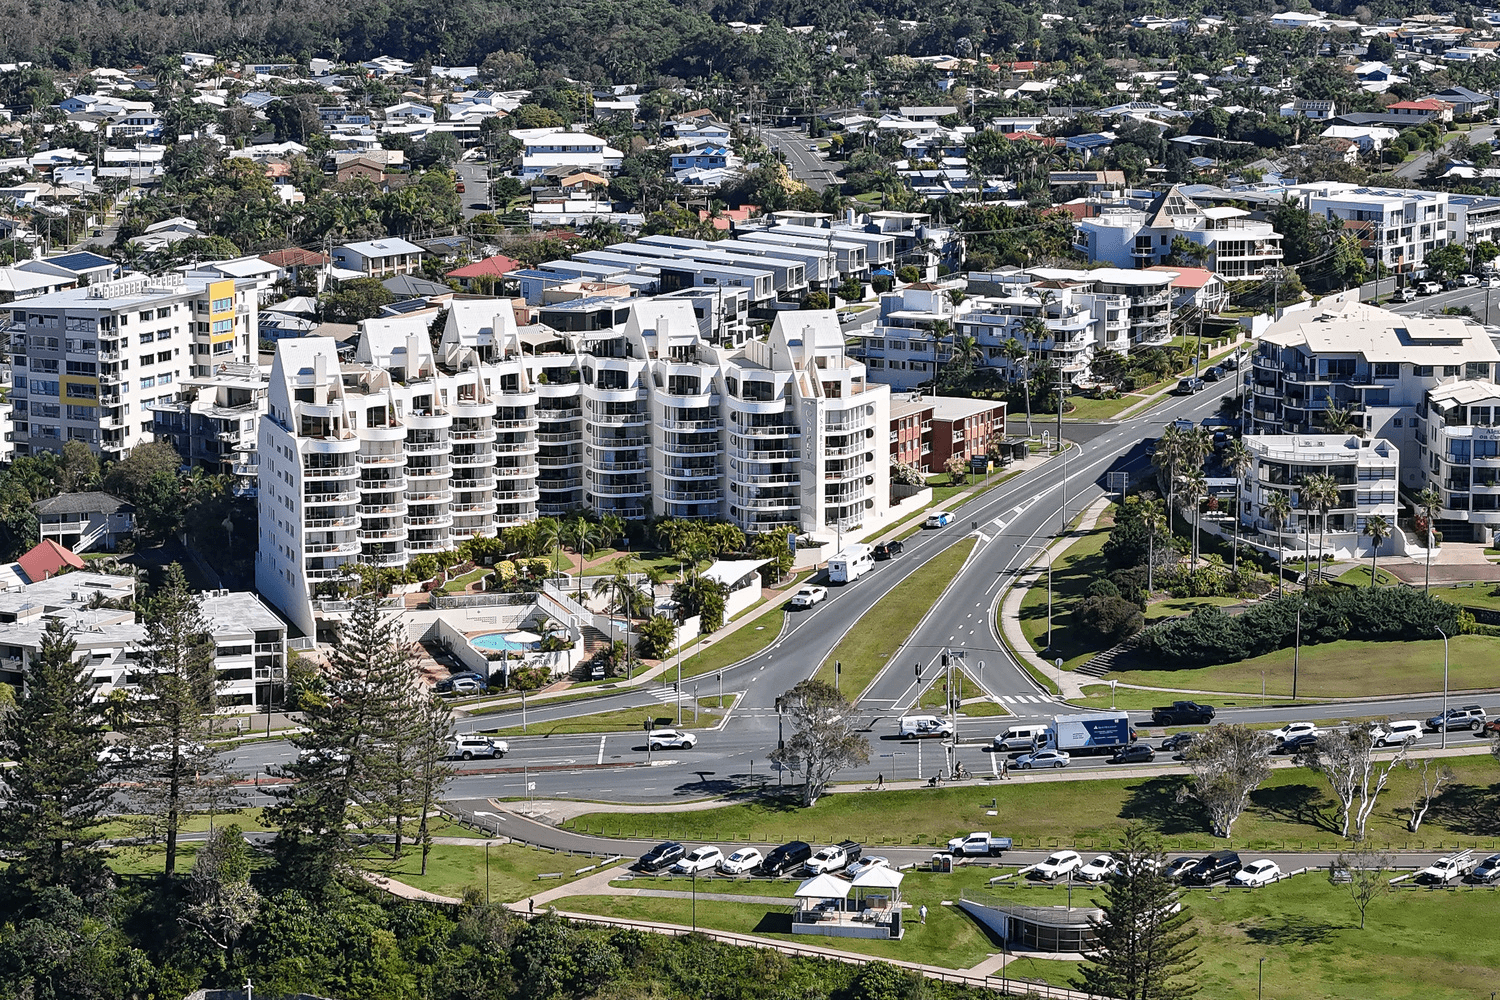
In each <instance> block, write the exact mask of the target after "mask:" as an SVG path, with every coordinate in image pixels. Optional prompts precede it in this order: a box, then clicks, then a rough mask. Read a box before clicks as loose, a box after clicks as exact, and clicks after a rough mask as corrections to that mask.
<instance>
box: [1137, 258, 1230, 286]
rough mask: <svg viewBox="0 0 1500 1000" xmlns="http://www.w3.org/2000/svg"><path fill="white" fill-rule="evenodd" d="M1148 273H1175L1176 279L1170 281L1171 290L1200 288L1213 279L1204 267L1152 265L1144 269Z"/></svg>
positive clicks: (1211, 273) (1211, 274)
mask: <svg viewBox="0 0 1500 1000" xmlns="http://www.w3.org/2000/svg"><path fill="white" fill-rule="evenodd" d="M1146 270H1148V271H1176V272H1177V277H1175V278H1173V279H1172V287H1173V288H1202V287H1203V286H1204V285H1206V284H1208V283H1209V282H1210V281H1212V280H1213V278H1214V273H1213V272H1212V271H1210V270H1209V269H1208V268H1206V267H1177V266H1175V265H1172V264H1154V265H1152V266H1151V267H1148V268H1146Z"/></svg>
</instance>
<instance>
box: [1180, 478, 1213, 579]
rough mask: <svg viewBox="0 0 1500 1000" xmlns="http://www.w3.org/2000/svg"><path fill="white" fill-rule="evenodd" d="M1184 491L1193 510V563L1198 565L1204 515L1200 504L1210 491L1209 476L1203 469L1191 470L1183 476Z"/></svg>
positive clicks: (1185, 497) (1185, 498) (1186, 499)
mask: <svg viewBox="0 0 1500 1000" xmlns="http://www.w3.org/2000/svg"><path fill="white" fill-rule="evenodd" d="M1182 491H1183V493H1184V494H1185V496H1184V497H1183V499H1184V500H1185V501H1186V502H1187V504H1188V506H1189V509H1191V510H1192V512H1193V546H1192V565H1193V566H1197V565H1198V545H1199V542H1198V520H1199V518H1200V517H1201V516H1202V515H1201V514H1200V513H1199V510H1198V505H1199V504H1200V503H1201V502H1202V500H1203V497H1204V496H1205V495H1206V494H1207V493H1208V477H1207V476H1205V475H1204V474H1203V470H1202V469H1192V470H1189V471H1188V472H1187V473H1186V474H1185V475H1184V476H1183V477H1182Z"/></svg>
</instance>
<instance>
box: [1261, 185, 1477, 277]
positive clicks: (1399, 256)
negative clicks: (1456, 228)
mask: <svg viewBox="0 0 1500 1000" xmlns="http://www.w3.org/2000/svg"><path fill="white" fill-rule="evenodd" d="M1287 194H1289V195H1291V196H1292V197H1295V198H1296V199H1298V200H1299V201H1301V202H1302V204H1303V205H1305V206H1306V207H1307V210H1308V211H1309V212H1311V213H1312V214H1313V215H1316V216H1320V217H1322V218H1325V219H1329V220H1338V221H1340V222H1342V223H1343V226H1344V228H1345V229H1346V230H1348V231H1349V232H1351V233H1353V234H1355V235H1356V236H1357V237H1358V239H1359V242H1360V245H1361V246H1362V247H1364V251H1365V258H1366V259H1367V260H1369V261H1370V262H1371V263H1374V262H1376V261H1379V262H1380V263H1381V264H1382V265H1383V266H1384V267H1387V268H1392V269H1396V268H1400V269H1403V270H1410V269H1413V268H1419V267H1421V266H1422V262H1423V261H1424V260H1425V259H1426V257H1427V255H1428V254H1429V253H1431V252H1432V251H1433V250H1436V249H1437V248H1438V247H1440V246H1444V245H1446V244H1447V243H1448V242H1449V240H1450V238H1451V234H1450V233H1449V231H1448V194H1447V192H1445V191H1408V190H1398V189H1394V188H1373V187H1362V186H1360V185H1357V184H1346V183H1338V182H1334V181H1320V182H1318V183H1315V184H1296V185H1293V186H1291V187H1289V188H1287Z"/></svg>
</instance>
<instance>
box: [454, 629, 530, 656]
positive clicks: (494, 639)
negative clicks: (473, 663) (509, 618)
mask: <svg viewBox="0 0 1500 1000" xmlns="http://www.w3.org/2000/svg"><path fill="white" fill-rule="evenodd" d="M469 645H471V646H473V647H474V648H475V649H504V650H507V651H509V652H512V653H518V652H523V651H525V650H528V649H530V648H531V647H530V646H529V645H527V644H526V643H524V642H515V641H514V640H512V639H511V638H510V637H509V636H507V635H506V634H505V633H504V632H486V633H485V634H484V635H476V636H475V637H474V638H472V639H470V640H469Z"/></svg>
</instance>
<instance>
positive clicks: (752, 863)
mask: <svg viewBox="0 0 1500 1000" xmlns="http://www.w3.org/2000/svg"><path fill="white" fill-rule="evenodd" d="M764 860H765V855H763V854H761V853H760V851H758V850H756V849H755V848H753V847H741V848H740V849H739V850H738V851H735V852H734V853H733V854H731V855H730V856H729V857H727V858H725V859H724V860H723V861H720V862H719V871H721V872H723V873H724V874H725V875H748V874H749V873H750V872H753V871H755V869H757V868H759V867H760V863H761V862H762V861H764Z"/></svg>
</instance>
